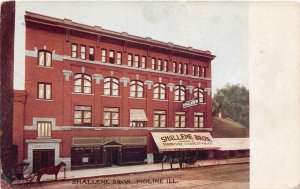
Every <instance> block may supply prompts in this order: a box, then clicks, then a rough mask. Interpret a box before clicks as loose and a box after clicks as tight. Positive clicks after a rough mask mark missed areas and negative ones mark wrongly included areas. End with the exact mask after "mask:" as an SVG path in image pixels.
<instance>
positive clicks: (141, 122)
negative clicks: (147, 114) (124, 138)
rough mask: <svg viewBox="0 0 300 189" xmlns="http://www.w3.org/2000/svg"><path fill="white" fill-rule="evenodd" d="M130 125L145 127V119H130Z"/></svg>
mask: <svg viewBox="0 0 300 189" xmlns="http://www.w3.org/2000/svg"><path fill="white" fill-rule="evenodd" d="M130 127H145V121H130Z"/></svg>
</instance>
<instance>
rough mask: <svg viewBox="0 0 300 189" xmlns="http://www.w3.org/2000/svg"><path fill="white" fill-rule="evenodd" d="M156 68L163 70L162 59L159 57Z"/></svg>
mask: <svg viewBox="0 0 300 189" xmlns="http://www.w3.org/2000/svg"><path fill="white" fill-rule="evenodd" d="M156 69H157V70H162V69H161V59H158V60H157V66H156Z"/></svg>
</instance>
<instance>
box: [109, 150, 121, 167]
mask: <svg viewBox="0 0 300 189" xmlns="http://www.w3.org/2000/svg"><path fill="white" fill-rule="evenodd" d="M119 153H120V152H119V148H106V166H108V167H110V166H112V165H120V156H119Z"/></svg>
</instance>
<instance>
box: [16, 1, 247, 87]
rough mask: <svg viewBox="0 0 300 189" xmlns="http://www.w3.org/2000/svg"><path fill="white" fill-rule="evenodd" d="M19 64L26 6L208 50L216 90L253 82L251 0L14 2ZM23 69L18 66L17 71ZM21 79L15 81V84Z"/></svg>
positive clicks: (46, 12)
mask: <svg viewBox="0 0 300 189" xmlns="http://www.w3.org/2000/svg"><path fill="white" fill-rule="evenodd" d="M16 8H17V9H16V37H15V54H16V56H17V57H15V62H17V64H15V65H16V66H15V70H18V69H23V70H24V67H22V66H20V65H18V63H20V62H22V61H24V57H25V56H24V54H22V53H21V52H22V51H24V49H25V34H22V33H24V31H25V25H24V14H25V11H31V12H35V13H39V14H43V15H47V16H51V17H56V18H60V19H63V18H67V19H71V20H72V21H73V22H77V23H82V24H86V25H90V26H94V25H97V26H100V27H102V28H105V29H108V30H112V31H117V32H127V33H129V34H131V35H136V36H140V37H151V38H152V39H155V40H160V41H163V42H173V43H174V44H178V45H182V46H186V47H187V46H191V47H193V48H195V49H200V50H209V51H211V52H212V54H214V55H216V58H215V59H214V60H213V61H212V91H213V93H215V92H216V89H218V88H222V87H223V86H224V85H225V84H226V83H231V84H241V85H244V86H246V87H247V88H249V68H248V4H247V2H117V1H115V2H112V1H111V2H82V1H77V2H76V1H75V2H70V1H59V2H53V1H48V2H46V1H44V2H29V1H22V2H20V1H17V3H16ZM20 73H22V71H21V72H19V73H18V71H16V73H15V74H20ZM20 75H21V74H20ZM19 85H23V83H18V82H15V89H20V88H22V87H20V86H19Z"/></svg>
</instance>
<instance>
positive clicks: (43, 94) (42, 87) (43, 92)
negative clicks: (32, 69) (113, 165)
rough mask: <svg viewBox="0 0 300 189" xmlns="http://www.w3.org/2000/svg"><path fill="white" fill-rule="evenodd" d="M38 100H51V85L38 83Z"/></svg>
mask: <svg viewBox="0 0 300 189" xmlns="http://www.w3.org/2000/svg"><path fill="white" fill-rule="evenodd" d="M38 99H45V100H51V99H52V84H51V83H38Z"/></svg>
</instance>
